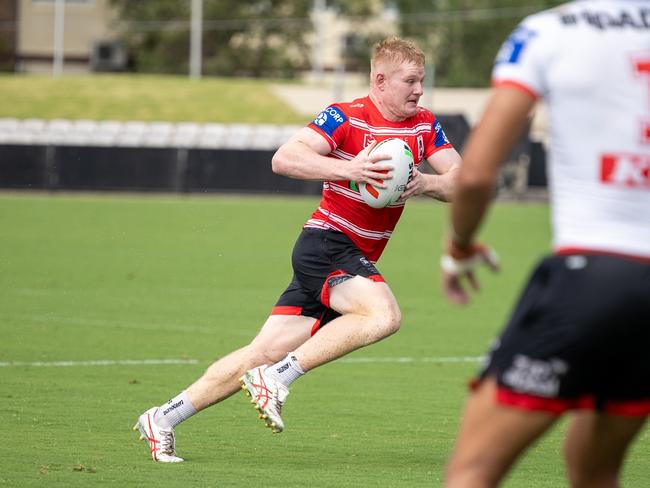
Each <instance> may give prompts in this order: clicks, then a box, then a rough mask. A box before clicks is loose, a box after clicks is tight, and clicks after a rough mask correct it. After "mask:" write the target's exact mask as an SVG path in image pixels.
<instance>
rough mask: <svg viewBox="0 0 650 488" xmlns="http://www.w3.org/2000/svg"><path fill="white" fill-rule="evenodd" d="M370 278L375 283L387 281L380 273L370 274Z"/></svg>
mask: <svg viewBox="0 0 650 488" xmlns="http://www.w3.org/2000/svg"><path fill="white" fill-rule="evenodd" d="M368 279H369V280H372V281H374V282H375V283H385V282H386V280H385V279H384V277H383V276H382V275H380V274H376V275H370V276H368Z"/></svg>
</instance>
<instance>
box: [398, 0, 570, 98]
mask: <svg viewBox="0 0 650 488" xmlns="http://www.w3.org/2000/svg"><path fill="white" fill-rule="evenodd" d="M395 3H396V4H397V6H398V8H399V11H400V14H401V16H400V18H401V22H400V28H401V33H402V35H403V36H405V37H409V38H412V39H414V40H416V41H417V42H418V45H419V46H420V47H421V48H422V49H423V50H424V51H425V54H426V55H427V61H428V62H429V63H432V64H433V65H434V66H435V84H436V85H438V86H477V87H480V86H487V85H489V82H490V73H491V68H492V64H493V62H494V57H495V55H496V53H497V51H498V49H499V47H500V45H501V43H502V42H503V40H504V39H505V38H506V36H507V35H508V34H509V33H510V32H511V31H512V29H514V27H515V26H516V25H517V24H518V23H519V22H520V21H521V20H522V19H523V17H525V16H526V15H528V14H530V13H532V12H536V11H539V10H541V9H544V8H548V7H551V6H555V5H558V4H560V3H563V0H539V1H537V2H535V3H534V4H532V5H531V2H529V1H526V0H396V2H395Z"/></svg>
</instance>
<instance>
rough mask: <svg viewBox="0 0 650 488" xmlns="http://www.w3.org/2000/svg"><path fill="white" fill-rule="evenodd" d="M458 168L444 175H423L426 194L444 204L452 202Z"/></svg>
mask: <svg viewBox="0 0 650 488" xmlns="http://www.w3.org/2000/svg"><path fill="white" fill-rule="evenodd" d="M457 170H458V168H452V169H450V170H449V171H448V172H447V173H444V174H442V175H429V174H423V175H422V176H423V177H424V180H425V182H426V185H425V190H424V194H425V195H427V196H428V197H431V198H435V199H436V200H440V201H442V202H451V201H452V200H453V198H454V193H455V190H456V180H457V175H458V171H457Z"/></svg>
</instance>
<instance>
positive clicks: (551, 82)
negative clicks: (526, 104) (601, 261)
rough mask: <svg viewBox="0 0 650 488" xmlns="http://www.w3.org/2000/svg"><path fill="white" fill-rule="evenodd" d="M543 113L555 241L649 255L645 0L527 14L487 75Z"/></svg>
mask: <svg viewBox="0 0 650 488" xmlns="http://www.w3.org/2000/svg"><path fill="white" fill-rule="evenodd" d="M492 80H493V84H494V85H495V86H498V85H501V84H512V85H514V86H518V87H520V88H521V89H523V90H526V91H528V92H530V93H532V94H533V95H535V96H537V97H541V98H544V99H545V101H546V103H547V105H548V111H549V117H550V126H551V146H550V151H549V153H550V154H549V181H550V190H551V208H552V219H553V245H554V247H555V249H556V251H557V252H563V251H567V250H570V249H576V250H583V251H592V252H593V251H595V252H604V253H616V254H626V255H631V256H637V257H641V258H650V0H618V1H616V0H585V1H575V2H571V3H567V4H565V5H562V6H560V7H557V8H554V9H551V10H547V11H544V12H541V13H538V14H535V15H531V16H529V17H527V18H526V19H525V20H524V21H523V22H522V23H521V24H520V25H519V26H518V27H517V28H516V29H515V30H514V31H513V33H512V34H511V35H510V37H509V38H508V39H507V40H506V42H505V43H504V44H503V46H502V48H501V51H500V52H499V54H498V56H497V60H496V63H495V66H494V70H493V73H492Z"/></svg>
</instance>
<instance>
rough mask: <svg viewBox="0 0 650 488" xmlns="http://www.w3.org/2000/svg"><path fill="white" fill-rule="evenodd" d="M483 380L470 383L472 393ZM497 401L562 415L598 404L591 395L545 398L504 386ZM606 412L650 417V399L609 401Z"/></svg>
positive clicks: (626, 415)
mask: <svg viewBox="0 0 650 488" xmlns="http://www.w3.org/2000/svg"><path fill="white" fill-rule="evenodd" d="M481 381H482V380H481V379H480V378H478V379H473V380H472V381H470V383H469V388H470V390H471V391H475V390H476V389H477V388H478V387H479V385H480V384H481ZM496 401H497V403H499V404H501V405H508V406H511V407H517V408H521V409H523V410H530V411H537V412H540V411H541V412H547V413H550V414H553V415H561V414H563V413H565V412H566V411H568V410H596V402H595V401H594V397H593V396H591V395H584V396H582V397H578V398H570V399H567V398H545V397H539V396H534V395H528V394H526V393H518V392H515V391H512V390H509V389H507V388H505V387H503V386H499V387H497V394H496ZM604 411H605V412H607V413H608V414H611V415H620V416H625V417H646V416H648V415H650V399H647V400H630V401H618V402H616V401H607V402H605V407H604Z"/></svg>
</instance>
